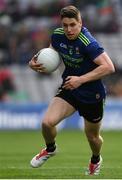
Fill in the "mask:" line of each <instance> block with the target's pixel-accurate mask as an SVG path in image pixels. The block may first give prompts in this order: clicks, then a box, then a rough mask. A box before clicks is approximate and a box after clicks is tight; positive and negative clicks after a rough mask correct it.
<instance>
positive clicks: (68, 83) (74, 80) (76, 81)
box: [63, 76, 81, 90]
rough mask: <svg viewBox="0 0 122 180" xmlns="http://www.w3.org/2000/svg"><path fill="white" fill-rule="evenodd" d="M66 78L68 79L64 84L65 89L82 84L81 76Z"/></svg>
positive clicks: (74, 87)
mask: <svg viewBox="0 0 122 180" xmlns="http://www.w3.org/2000/svg"><path fill="white" fill-rule="evenodd" d="M65 80H66V81H65V83H64V85H63V88H64V89H69V90H73V89H76V88H78V87H79V86H81V81H80V77H79V76H68V77H67V78H66V79H65Z"/></svg>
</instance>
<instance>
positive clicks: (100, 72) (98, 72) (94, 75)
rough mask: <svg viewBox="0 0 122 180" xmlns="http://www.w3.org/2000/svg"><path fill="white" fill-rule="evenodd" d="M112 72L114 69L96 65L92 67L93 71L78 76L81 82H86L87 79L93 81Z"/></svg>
mask: <svg viewBox="0 0 122 180" xmlns="http://www.w3.org/2000/svg"><path fill="white" fill-rule="evenodd" d="M113 72H114V69H111V68H109V67H107V66H104V65H101V66H99V67H97V68H96V69H94V70H93V71H91V72H89V73H86V74H84V75H82V76H80V79H81V83H86V82H89V81H95V80H98V79H101V78H103V77H104V76H106V75H108V74H111V73H113Z"/></svg>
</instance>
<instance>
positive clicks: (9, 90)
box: [0, 0, 122, 129]
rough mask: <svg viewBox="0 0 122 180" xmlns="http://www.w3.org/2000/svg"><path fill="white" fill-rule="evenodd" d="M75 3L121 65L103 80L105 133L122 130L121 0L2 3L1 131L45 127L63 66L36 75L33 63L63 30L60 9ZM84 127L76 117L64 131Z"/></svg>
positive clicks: (63, 125) (2, 0)
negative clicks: (55, 33) (42, 124)
mask: <svg viewBox="0 0 122 180" xmlns="http://www.w3.org/2000/svg"><path fill="white" fill-rule="evenodd" d="M69 4H73V5H75V6H77V7H78V8H79V9H80V10H81V14H82V17H83V24H84V25H85V26H86V27H88V28H89V29H90V31H91V32H92V34H94V36H95V37H96V38H97V39H98V40H99V41H100V43H101V44H102V45H103V46H104V48H105V50H106V51H107V52H108V54H109V55H110V57H111V59H112V61H113V63H114V64H115V67H116V73H115V74H113V75H110V76H108V77H106V78H104V79H103V81H104V83H105V86H106V88H107V101H106V108H105V116H104V121H103V129H122V119H121V117H122V111H121V109H122V55H121V53H122V1H121V0H99V1H98V0H91V1H88V0H82V1H80V0H44V1H43V0H0V129H39V128H40V119H41V117H42V116H43V114H44V112H45V110H46V107H47V105H48V103H49V101H50V100H51V98H52V97H53V96H54V94H55V93H56V90H57V88H58V86H59V85H60V83H61V79H60V73H61V72H62V69H63V65H62V66H61V68H60V69H58V70H57V71H55V72H54V73H52V74H48V75H42V74H38V73H36V72H34V71H32V70H31V69H30V68H29V67H28V62H29V60H30V59H31V57H32V56H33V55H34V54H35V53H36V52H38V50H40V49H42V48H44V47H47V46H48V45H49V42H50V35H51V33H52V31H53V29H54V28H56V27H59V26H60V19H59V16H58V14H59V11H60V9H61V8H62V7H64V6H66V5H69ZM74 119H75V121H74ZM74 122H75V123H74ZM82 127H83V122H82V121H81V120H80V118H79V116H78V115H77V113H76V114H74V115H73V116H72V117H70V118H69V121H64V122H63V123H61V124H60V125H59V127H58V128H60V129H61V128H82Z"/></svg>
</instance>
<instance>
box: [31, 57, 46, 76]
mask: <svg viewBox="0 0 122 180" xmlns="http://www.w3.org/2000/svg"><path fill="white" fill-rule="evenodd" d="M29 66H30V68H31V69H33V70H34V71H36V72H42V73H45V67H44V66H43V64H39V63H37V57H36V56H33V57H32V59H31V60H30V61H29Z"/></svg>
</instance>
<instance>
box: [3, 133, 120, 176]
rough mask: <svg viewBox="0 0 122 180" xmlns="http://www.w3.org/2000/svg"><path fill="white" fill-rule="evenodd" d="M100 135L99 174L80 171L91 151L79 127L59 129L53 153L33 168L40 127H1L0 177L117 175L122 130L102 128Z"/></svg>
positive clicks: (42, 142)
mask: <svg viewBox="0 0 122 180" xmlns="http://www.w3.org/2000/svg"><path fill="white" fill-rule="evenodd" d="M102 136H103V138H104V145H103V148H102V156H103V165H102V169H101V174H100V175H98V176H92V177H91V176H85V175H84V171H85V169H86V167H87V165H88V161H89V158H90V155H91V153H90V149H89V146H88V143H87V140H86V137H85V135H84V132H83V131H80V130H72V131H66V130H62V131H60V132H59V133H58V135H57V144H58V153H57V155H56V156H54V157H52V158H50V159H49V161H48V162H47V163H46V164H44V165H43V166H42V167H41V168H35V169H33V168H31V167H30V160H31V158H32V157H33V156H34V155H35V154H36V153H38V151H39V150H40V149H41V148H42V147H43V145H44V141H43V138H42V135H41V131H1V132H0V179H121V178H122V132H121V131H103V132H102Z"/></svg>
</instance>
